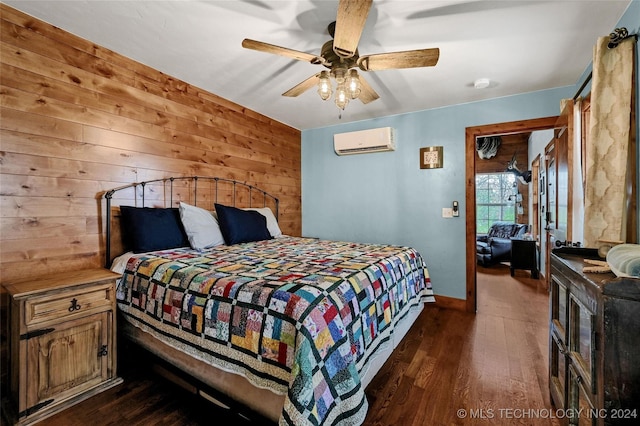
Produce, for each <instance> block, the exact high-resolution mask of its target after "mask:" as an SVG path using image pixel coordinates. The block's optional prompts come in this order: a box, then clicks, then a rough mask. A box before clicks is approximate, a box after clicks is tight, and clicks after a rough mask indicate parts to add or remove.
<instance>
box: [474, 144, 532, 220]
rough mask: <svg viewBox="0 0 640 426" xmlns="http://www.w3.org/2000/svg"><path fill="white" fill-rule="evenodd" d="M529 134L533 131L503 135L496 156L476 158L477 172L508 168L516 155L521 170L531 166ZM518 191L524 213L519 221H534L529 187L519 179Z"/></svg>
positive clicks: (494, 171) (491, 171) (492, 171)
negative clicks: (531, 213)
mask: <svg viewBox="0 0 640 426" xmlns="http://www.w3.org/2000/svg"><path fill="white" fill-rule="evenodd" d="M529 136H531V132H526V133H515V134H510V135H501V136H500V138H501V139H502V143H501V144H500V148H498V153H497V154H496V155H495V157H491V158H489V159H480V158H476V173H499V172H504V171H506V170H507V164H509V162H510V161H511V158H513V155H514V154H515V156H516V162H517V165H518V169H519V170H520V171H525V170H528V168H529V151H528V150H529ZM516 182H518V191H519V192H520V193H521V194H522V207H523V210H524V211H523V214H521V215H518V216H517V218H518V223H527V224H530V223H533V219H532V218H529V187H528V185H531V183H529V184H528V185H525V184H522V183H521V182H520V181H519V180H517V181H516Z"/></svg>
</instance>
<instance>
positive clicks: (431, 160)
mask: <svg viewBox="0 0 640 426" xmlns="http://www.w3.org/2000/svg"><path fill="white" fill-rule="evenodd" d="M442 156H443V149H442V147H441V146H428V147H426V148H420V168H421V169H439V168H442V164H443V158H442Z"/></svg>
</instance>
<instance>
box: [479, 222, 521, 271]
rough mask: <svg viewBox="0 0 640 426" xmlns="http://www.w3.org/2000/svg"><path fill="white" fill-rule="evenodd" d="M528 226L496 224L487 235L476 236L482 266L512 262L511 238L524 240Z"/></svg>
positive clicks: (509, 223) (507, 223)
mask: <svg viewBox="0 0 640 426" xmlns="http://www.w3.org/2000/svg"><path fill="white" fill-rule="evenodd" d="M527 229H528V225H525V224H522V223H511V222H494V223H493V224H492V225H491V227H490V228H489V232H488V233H487V234H478V235H477V236H476V258H477V261H478V264H480V265H482V266H489V265H493V264H495V263H498V262H503V261H510V260H511V238H522V236H523V235H524V234H525V232H527Z"/></svg>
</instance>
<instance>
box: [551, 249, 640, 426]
mask: <svg viewBox="0 0 640 426" xmlns="http://www.w3.org/2000/svg"><path fill="white" fill-rule="evenodd" d="M585 258H591V259H598V256H597V252H596V250H595V249H574V248H565V249H556V250H554V251H553V253H552V254H551V282H550V287H551V288H550V290H551V295H550V312H549V314H550V326H549V349H550V352H549V388H550V393H551V400H552V402H553V403H554V405H555V407H556V408H557V409H561V410H563V411H562V413H563V415H564V416H566V417H565V418H564V419H563V421H564V422H565V423H569V424H578V425H618V424H625V425H626V424H629V425H632V424H633V425H635V424H640V279H637V278H616V277H615V275H613V274H612V273H607V274H591V273H585V272H584V271H583V267H584V266H588V265H585V264H584V259H585Z"/></svg>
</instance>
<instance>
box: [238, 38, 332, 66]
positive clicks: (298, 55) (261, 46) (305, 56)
mask: <svg viewBox="0 0 640 426" xmlns="http://www.w3.org/2000/svg"><path fill="white" fill-rule="evenodd" d="M242 47H244V48H245V49H252V50H257V51H258V52H266V53H273V54H274V55H280V56H286V57H287V58H292V59H297V60H299V61H305V62H311V63H312V64H324V62H325V60H324V58H322V57H320V56H316V55H312V54H311V53H305V52H300V51H298V50H293V49H289V48H286V47H280V46H276V45H274V44H269V43H264V42H261V41H256V40H251V39H248V38H245V39H244V40H242Z"/></svg>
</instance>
